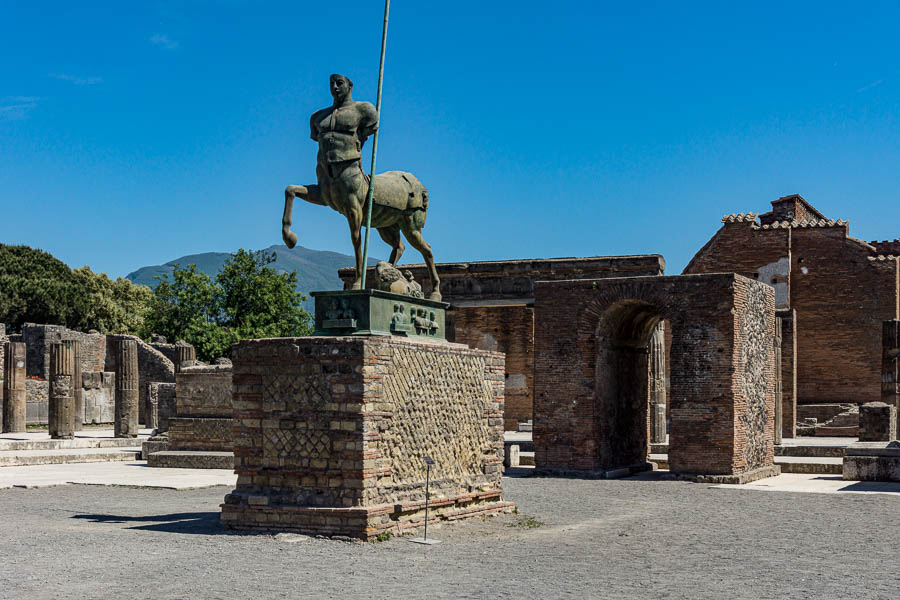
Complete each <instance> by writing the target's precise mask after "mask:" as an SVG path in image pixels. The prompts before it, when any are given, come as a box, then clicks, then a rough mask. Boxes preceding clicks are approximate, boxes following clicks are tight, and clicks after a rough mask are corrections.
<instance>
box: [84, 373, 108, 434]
mask: <svg viewBox="0 0 900 600" xmlns="http://www.w3.org/2000/svg"><path fill="white" fill-rule="evenodd" d="M81 380H82V386H83V388H84V392H83V393H84V422H85V423H94V424H96V423H112V422H113V421H114V420H115V416H116V374H115V373H111V372H99V373H96V372H95V373H82V375H81Z"/></svg>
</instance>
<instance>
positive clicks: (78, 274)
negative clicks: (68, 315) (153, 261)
mask: <svg viewBox="0 0 900 600" xmlns="http://www.w3.org/2000/svg"><path fill="white" fill-rule="evenodd" d="M72 274H73V275H74V277H75V280H76V281H77V282H79V284H80V286H81V288H82V289H83V290H84V292H85V295H86V300H87V301H86V306H85V307H84V310H83V311H82V312H81V316H80V321H79V322H78V323H77V324H76V326H75V328H76V329H80V330H82V331H88V330H90V329H96V330H98V331H102V332H103V333H126V334H132V335H138V336H141V337H146V336H147V334H148V332H147V325H146V318H147V315H148V313H149V312H150V303H151V301H152V299H153V292H152V291H151V290H150V288H148V287H146V286H143V285H136V284H134V283H132V282H130V281H129V280H127V279H125V278H124V277H119V278H117V279H115V280H112V279H110V278H109V276H107V274H106V273H94V272H93V271H91V268H90V267H88V266H84V267H82V268H80V269H73V270H72Z"/></svg>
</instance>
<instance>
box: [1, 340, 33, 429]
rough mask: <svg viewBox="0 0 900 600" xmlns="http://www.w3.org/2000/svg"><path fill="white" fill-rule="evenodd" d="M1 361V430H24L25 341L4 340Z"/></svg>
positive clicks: (25, 406) (25, 405)
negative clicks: (2, 401) (2, 363)
mask: <svg viewBox="0 0 900 600" xmlns="http://www.w3.org/2000/svg"><path fill="white" fill-rule="evenodd" d="M3 362H4V365H3V398H4V403H3V431H4V432H21V431H25V418H26V408H27V404H26V399H25V343H24V342H6V348H5V352H4V361H3Z"/></svg>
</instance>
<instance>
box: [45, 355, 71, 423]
mask: <svg viewBox="0 0 900 600" xmlns="http://www.w3.org/2000/svg"><path fill="white" fill-rule="evenodd" d="M75 362H76V361H75V346H74V344H72V342H71V341H65V342H57V343H54V344H51V345H50V402H49V407H48V413H49V425H50V437H51V438H53V439H55V440H67V439H72V438H73V437H75V389H74V388H75Z"/></svg>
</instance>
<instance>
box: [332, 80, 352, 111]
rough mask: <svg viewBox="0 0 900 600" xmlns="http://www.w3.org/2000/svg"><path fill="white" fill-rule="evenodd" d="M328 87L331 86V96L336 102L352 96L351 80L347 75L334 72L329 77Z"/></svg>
mask: <svg viewBox="0 0 900 600" xmlns="http://www.w3.org/2000/svg"><path fill="white" fill-rule="evenodd" d="M329 87H330V88H331V97H332V98H334V101H335V103H336V104H340V103H342V102H344V101H345V100H349V99H350V98H351V97H352V92H353V82H352V81H350V78H349V77H345V76H343V75H338V74H337V73H335V74H334V75H332V76H331V77H330V78H329Z"/></svg>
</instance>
